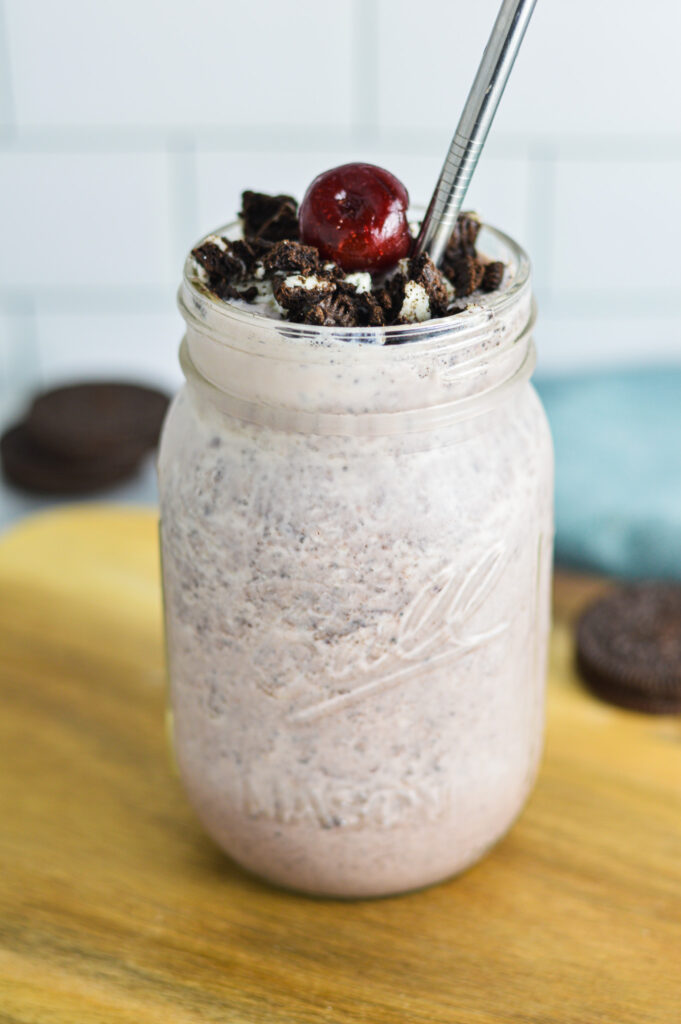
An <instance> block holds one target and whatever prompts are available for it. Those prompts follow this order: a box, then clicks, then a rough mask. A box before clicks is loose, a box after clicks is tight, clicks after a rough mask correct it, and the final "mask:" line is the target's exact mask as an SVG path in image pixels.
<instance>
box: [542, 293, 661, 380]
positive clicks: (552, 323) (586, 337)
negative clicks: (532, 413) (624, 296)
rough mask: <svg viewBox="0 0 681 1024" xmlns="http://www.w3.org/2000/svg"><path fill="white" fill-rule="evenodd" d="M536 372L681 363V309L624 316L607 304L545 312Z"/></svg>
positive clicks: (545, 372) (546, 372)
mask: <svg viewBox="0 0 681 1024" xmlns="http://www.w3.org/2000/svg"><path fill="white" fill-rule="evenodd" d="M535 341H536V344H537V353H538V359H537V373H538V374H540V375H541V374H548V373H561V372H564V371H570V370H588V369H595V368H600V367H612V369H619V368H621V367H623V366H643V365H648V364H651V363H658V364H659V363H676V364H679V363H681V313H680V314H679V315H678V316H674V315H656V314H651V315H649V316H643V315H639V316H623V315H621V314H619V315H618V314H617V312H616V311H613V310H611V309H609V308H608V307H607V305H605V307H604V308H603V309H602V310H600V312H598V311H596V312H593V313H592V314H591V315H585V316H579V315H575V314H572V315H562V316H557V315H555V314H550V313H546V314H544V313H543V312H542V309H541V306H540V308H539V318H538V320H537V327H536V329H535Z"/></svg>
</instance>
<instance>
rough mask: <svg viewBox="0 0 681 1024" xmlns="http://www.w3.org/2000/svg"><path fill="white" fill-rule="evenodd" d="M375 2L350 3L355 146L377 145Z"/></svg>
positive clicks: (355, 1)
mask: <svg viewBox="0 0 681 1024" xmlns="http://www.w3.org/2000/svg"><path fill="white" fill-rule="evenodd" d="M379 45H380V41H379V34H378V0H354V3H353V9H352V124H353V138H354V140H356V142H357V143H360V144H367V143H370V142H373V143H375V142H377V140H378V138H379V134H380V126H379V95H378V92H379V86H378V53H379Z"/></svg>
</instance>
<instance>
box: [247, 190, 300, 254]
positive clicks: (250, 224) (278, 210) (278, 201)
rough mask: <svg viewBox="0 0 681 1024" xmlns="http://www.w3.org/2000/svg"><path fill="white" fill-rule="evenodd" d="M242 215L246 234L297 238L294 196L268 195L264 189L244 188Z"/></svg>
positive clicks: (275, 239) (273, 239) (272, 239)
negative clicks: (246, 190) (245, 190)
mask: <svg viewBox="0 0 681 1024" xmlns="http://www.w3.org/2000/svg"><path fill="white" fill-rule="evenodd" d="M240 216H241V219H242V221H243V225H244V236H245V237H246V238H249V239H250V238H253V239H258V240H259V241H265V242H283V241H284V239H287V238H288V239H291V240H293V241H295V240H297V238H298V203H297V202H296V200H295V199H294V198H293V196H268V195H265V193H264V192H244V193H243V194H242V196H241V215H240Z"/></svg>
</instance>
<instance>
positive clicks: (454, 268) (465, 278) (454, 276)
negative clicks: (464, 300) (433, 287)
mask: <svg viewBox="0 0 681 1024" xmlns="http://www.w3.org/2000/svg"><path fill="white" fill-rule="evenodd" d="M444 271H445V273H446V275H447V277H448V278H449V280H450V281H451V282H452V284H453V285H454V288H455V290H456V296H457V298H461V297H462V296H466V295H471V294H472V293H473V292H474V291H476V290H477V289H478V288H479V287H480V284H481V282H482V278H483V274H484V272H485V268H484V266H483V265H482V263H480V261H479V260H478V259H477V258H476V257H475V256H473V255H472V254H471V253H463V252H462V253H459V254H458V255H457V256H456V257H455V258H454V260H453V261H452V262H445V264H444Z"/></svg>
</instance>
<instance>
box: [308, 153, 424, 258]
mask: <svg viewBox="0 0 681 1024" xmlns="http://www.w3.org/2000/svg"><path fill="white" fill-rule="evenodd" d="M408 206H409V194H408V192H407V190H406V188H405V187H404V185H403V184H402V182H401V181H398V180H397V178H396V177H395V175H394V174H391V173H390V171H385V170H384V169H383V168H382V167H375V166H374V165H373V164H343V165H342V166H341V167H334V168H332V169H331V170H330V171H324V173H323V174H319V175H318V176H317V177H316V178H315V180H314V181H313V182H312V184H311V185H310V187H309V188H308V190H307V192H306V193H305V197H304V199H303V201H302V203H301V204H300V211H299V213H298V223H299V226H300V239H301V241H302V242H304V243H305V244H306V245H315V246H316V247H317V248H318V249H319V252H320V253H321V255H322V256H323V257H324V258H325V259H329V260H334V261H335V262H336V263H338V264H339V265H340V266H341V267H342V268H343V270H347V271H355V270H368V271H369V272H370V273H372V274H378V273H381V272H383V271H385V270H390V268H391V267H394V266H395V265H396V263H397V261H398V260H401V259H402V257H403V256H407V255H408V254H409V249H410V247H411V235H410V234H409V225H408V223H407V207H408Z"/></svg>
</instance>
